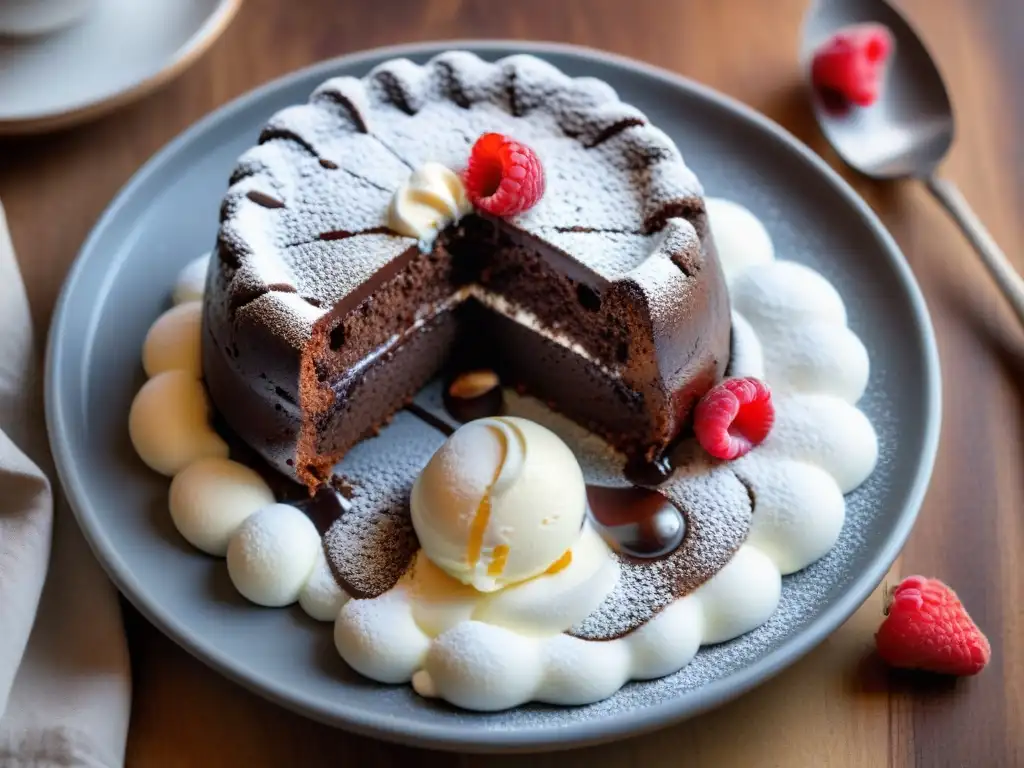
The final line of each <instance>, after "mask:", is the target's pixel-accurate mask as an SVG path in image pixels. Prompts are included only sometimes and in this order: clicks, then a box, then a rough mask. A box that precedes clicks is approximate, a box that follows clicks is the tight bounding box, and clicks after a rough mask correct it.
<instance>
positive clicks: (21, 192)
mask: <svg viewBox="0 0 1024 768" xmlns="http://www.w3.org/2000/svg"><path fill="white" fill-rule="evenodd" d="M900 5H901V6H902V7H903V8H904V9H905V10H906V11H907V12H908V14H909V15H910V17H911V18H912V19H913V20H914V21H915V22H916V23H917V25H918V26H919V28H920V29H921V31H922V33H923V35H924V37H925V38H926V41H927V42H928V44H929V46H930V47H931V49H932V50H933V51H934V52H935V53H936V55H937V57H938V59H939V62H940V65H941V66H942V69H943V71H944V73H945V75H946V77H947V79H948V83H949V86H950V90H951V92H952V97H953V101H954V103H955V105H956V109H957V112H958V116H959V126H958V138H957V141H956V144H955V146H954V149H953V152H952V154H951V157H950V159H949V162H948V163H947V165H946V168H945V169H944V171H945V173H946V174H947V175H948V176H949V177H950V178H952V179H954V180H955V181H956V182H957V183H958V184H959V185H960V186H961V189H962V190H963V192H964V194H965V195H966V196H967V198H968V199H969V200H970V201H971V202H972V203H973V204H974V205H975V206H976V209H977V210H978V211H979V212H980V214H981V216H982V218H983V219H984V221H985V222H986V223H987V224H988V226H989V227H990V228H991V231H992V233H993V235H994V236H995V238H996V240H997V241H998V242H999V243H1000V244H1001V245H1002V246H1003V248H1004V250H1005V251H1006V252H1007V253H1008V254H1009V256H1010V258H1011V259H1012V260H1013V261H1014V262H1015V263H1016V264H1017V266H1018V268H1024V260H1022V258H1021V251H1022V246H1024V227H1022V225H1021V219H1020V214H1019V212H1020V211H1021V210H1022V207H1024V164H1022V163H1021V162H1020V158H1021V152H1020V150H1019V148H1018V146H1017V141H1018V137H1019V136H1020V135H1021V134H1022V132H1024V89H1022V88H1021V87H1020V81H1021V79H1022V78H1024V53H1022V51H1024V49H1022V48H1021V46H1020V42H1019V41H1020V40H1021V39H1024V11H1022V6H1021V2H1020V0H984V1H983V2H976V1H975V0H905V1H904V2H902V3H900ZM805 6H806V2H805V0H630V1H629V2H622V0H519V1H518V2H505V3H501V2H491V1H490V0H461V1H460V0H422V1H419V2H416V1H414V0H378V2H374V3H366V2H359V1H358V0H345V1H339V0H305V1H304V2H297V1H296V0H248V1H247V2H246V3H245V5H244V7H243V9H242V11H241V13H240V14H239V17H238V19H237V20H236V22H235V23H234V25H233V26H232V27H231V28H230V29H229V30H228V32H227V33H226V35H225V36H224V38H222V40H221V41H220V42H219V43H218V44H217V45H215V46H214V48H213V49H212V50H211V51H210V52H209V53H208V54H207V55H206V56H205V57H204V58H203V59H202V60H201V61H199V62H198V63H197V64H196V65H195V66H194V67H193V68H192V69H191V70H190V71H188V72H187V73H186V74H185V75H184V76H182V77H181V78H180V79H179V80H177V81H176V82H174V83H172V84H171V85H169V86H167V87H165V88H163V89H162V90H160V91H159V92H158V93H156V94H154V95H152V96H150V97H147V98H146V99H144V100H143V101H141V102H139V103H137V104H134V105H132V106H129V107H127V108H125V109H123V110H121V111H120V112H118V113H117V114H115V115H111V116H109V117H106V118H104V119H102V120H100V121H99V122H96V123H93V124H91V125H87V126H83V127H80V128H77V129H74V130H71V131H67V132H64V133H60V134H56V135H51V136H46V137H37V138H33V139H25V140H16V141H4V142H0V198H2V199H3V201H4V204H5V206H6V207H7V211H8V215H9V217H10V220H11V225H12V229H13V235H14V239H15V243H16V245H17V247H18V252H19V253H20V254H21V257H22V268H23V271H24V274H25V278H26V281H27V284H28V287H29V292H30V297H31V300H32V305H33V312H34V315H33V316H34V319H35V322H36V324H37V325H38V327H39V329H40V330H42V329H45V327H46V325H47V323H48V320H49V316H50V312H51V310H52V306H53V302H54V299H55V297H56V295H57V292H58V290H59V288H60V284H61V281H62V280H63V277H64V274H65V272H66V270H67V268H68V265H69V264H70V262H71V260H72V259H73V257H74V255H75V252H76V250H77V248H78V247H79V245H80V244H81V242H82V240H83V239H84V237H85V236H86V234H87V233H88V230H89V228H90V227H91V226H92V224H93V222H94V221H95V220H96V218H97V217H98V215H99V214H100V212H101V211H102V209H103V208H104V206H105V205H106V204H107V202H108V201H109V200H110V198H111V197H112V196H113V195H114V194H115V193H116V192H117V190H118V189H119V188H120V186H121V185H122V184H123V183H124V182H125V181H126V180H127V179H128V177H129V176H130V175H131V174H132V173H133V172H134V171H135V170H136V169H137V168H138V167H139V166H140V165H141V164H142V163H143V162H144V161H145V160H146V159H147V158H148V157H149V156H150V155H151V154H152V153H153V152H155V151H156V150H157V149H159V148H160V147H161V146H162V145H163V144H164V143H166V142H167V141H168V140H169V139H170V138H172V137H173V136H174V135H175V134H177V133H178V132H179V131H181V130H182V129H184V128H185V127H187V126H188V125H189V124H190V123H192V122H194V121H195V120H196V119H197V118H199V117H200V116H202V115H203V114H205V113H207V112H208V111H210V110H211V109H212V108H214V107H215V106H217V105H219V104H222V103H223V102H225V101H227V100H229V99H231V98H233V97H234V96H237V95H239V94H241V93H243V92H245V91H247V90H249V89H250V88H252V87H253V86H255V85H258V84H260V83H263V82H266V81H267V80H270V79H272V78H273V77H276V76H277V75H280V74H283V73H285V72H287V71H289V70H292V69H294V68H296V67H299V66H302V65H305V64H308V63H310V62H313V61H315V60H318V59H321V58H325V57H329V56H335V55H339V54H342V53H346V52H350V51H353V50H357V49H362V48H368V47H371V46H376V45H382V44H391V43H399V42H406V41H413V40H427V39H439V38H456V37H518V38H534V39H546V40H558V41H565V42H573V43H579V44H585V45H590V46H594V47H598V48H605V49H608V50H611V51H615V52H617V53H621V54H625V55H629V56H634V57H636V58H640V59H643V60H646V61H648V62H651V63H653V64H656V65H659V66H662V67H666V68H668V69H671V70H674V71H676V72H679V73H681V74H683V75H686V76H689V77H692V78H694V79H696V80H700V81H702V82H704V83H707V84H709V85H711V86H713V87H715V88H718V89H720V90H722V91H724V92H726V93H728V94H730V95H732V96H735V97H736V98H738V99H740V100H742V101H744V102H746V103H747V104H750V105H751V106H753V107H754V108H756V109H758V110H760V111H762V112H764V113H765V114H767V115H768V116H769V117H771V118H773V119H775V120H777V121H779V122H780V123H782V124H783V125H784V126H786V127H787V128H788V129H789V130H791V131H792V132H793V133H794V134H796V135H797V136H798V137H799V138H800V139H802V140H803V141H805V142H807V143H808V144H809V145H810V146H811V147H812V148H813V149H815V150H816V151H818V152H820V153H821V154H822V155H823V156H824V157H825V158H826V159H827V160H828V161H829V162H830V163H832V164H833V165H834V166H836V167H837V168H838V163H837V162H836V158H835V157H834V155H833V153H831V151H829V150H828V149H827V148H826V147H825V145H824V142H823V140H822V138H821V136H820V134H819V133H818V131H817V129H816V127H815V126H814V124H813V120H812V118H811V115H810V112H809V110H808V108H807V105H806V103H805V101H804V100H803V98H802V96H801V95H800V89H799V72H798V69H797V64H796V60H795V56H794V51H795V50H796V43H797V35H798V30H799V23H800V19H801V16H802V14H803V12H804V10H805ZM840 171H841V172H842V173H843V175H844V176H845V177H846V178H847V179H848V180H850V181H851V183H853V184H854V186H856V188H857V189H858V190H859V191H860V192H861V193H862V194H863V195H864V197H865V199H867V200H868V202H869V203H870V204H871V205H872V206H873V207H874V208H875V210H876V211H878V213H879V214H880V215H881V216H882V218H883V219H884V221H885V223H886V224H887V225H888V226H889V228H890V229H891V231H892V232H893V234H894V235H895V237H896V239H897V240H898V241H899V243H900V245H901V246H902V247H903V249H904V252H905V253H906V254H907V257H908V259H909V260H910V262H911V265H912V266H913V268H914V271H915V273H916V274H917V277H918V279H919V281H920V283H921V286H922V289H923V290H924V293H925V296H926V298H927V300H928V303H929V306H930V308H931V311H932V315H933V320H934V323H935V327H936V331H937V333H938V337H939V345H940V354H941V357H942V363H943V371H944V387H945V392H944V426H943V441H942V446H941V448H940V453H939V458H938V465H937V468H936V473H935V477H934V480H933V482H932V485H931V490H930V492H929V494H928V496H927V499H926V501H925V504H924V508H923V510H922V513H921V518H920V521H919V523H918V525H917V527H916V529H915V531H914V534H913V536H912V538H911V540H910V543H909V545H908V547H907V549H906V550H905V552H904V555H903V557H902V562H901V565H900V566H899V568H900V570H902V572H904V573H909V572H921V573H926V574H928V575H937V576H940V577H942V578H944V579H946V580H948V581H949V582H950V583H952V584H954V585H955V586H956V587H957V589H958V591H959V593H960V594H961V596H962V597H963V599H964V600H965V602H966V604H967V605H968V606H969V607H970V609H971V612H972V614H973V615H974V616H975V618H976V619H977V621H978V622H979V623H980V624H981V626H982V627H983V628H984V629H985V630H986V631H987V632H988V635H989V638H990V639H991V641H992V645H993V650H994V661H993V664H992V667H991V668H990V669H989V670H986V672H985V673H984V674H982V675H981V676H980V677H978V678H976V679H972V680H965V681H959V682H957V683H955V684H948V683H937V682H935V681H928V680H927V679H925V678H921V677H918V676H913V675H899V674H890V673H887V672H886V671H884V670H883V669H882V668H881V667H879V666H878V665H877V662H875V661H874V660H873V657H872V656H871V654H870V649H871V638H872V633H873V631H874V628H875V627H876V625H877V623H878V621H879V614H880V610H881V599H880V595H879V593H876V594H875V596H874V597H873V598H872V599H871V600H870V601H869V602H868V603H867V604H866V605H865V606H864V607H863V608H862V609H861V610H860V611H859V612H858V613H857V614H856V615H855V616H854V618H853V619H851V620H850V622H848V623H847V624H846V625H845V626H844V627H843V628H842V629H841V630H839V631H838V632H836V633H835V634H834V635H833V636H832V637H831V638H829V639H828V640H827V641H826V642H825V643H824V644H823V645H822V646H821V647H820V648H819V649H817V650H816V651H814V652H813V653H811V654H810V655H809V656H808V657H807V658H806V659H804V660H803V661H801V662H800V663H798V664H797V665H796V666H794V667H793V668H792V669H790V670H788V671H787V672H785V673H783V674H782V675H780V676H779V677H778V678H777V679H775V680H774V681H772V682H770V683H768V684H766V685H764V686H763V687H761V688H760V689H758V690H757V691H755V692H753V693H752V694H750V695H748V696H746V697H744V698H742V699H740V700H738V701H736V702H734V703H732V704H730V705H728V706H726V707H723V708H721V709H719V710H718V711H716V712H713V713H710V714H708V715H705V716H703V717H701V718H698V719H696V720H693V721H691V722H688V723H684V724H681V725H679V726H676V727H674V728H671V729H667V730H665V731H662V732H660V733H657V734H653V735H650V736H646V737H643V738H639V739H634V740H631V741H626V742H623V743H620V744H617V745H613V746H605V747H601V748H598V749H591V750H582V751H577V752H572V753H568V754H562V755H552V756H542V757H536V758H512V757H509V758H490V759H488V763H489V764H490V765H496V766H513V765H524V764H526V762H527V760H529V761H530V762H531V763H532V764H534V765H537V766H538V767H540V766H552V767H554V766H559V768H561V767H563V766H565V767H567V768H568V767H569V766H586V765H588V764H592V763H594V762H600V763H601V764H604V765H612V766H627V765H634V764H643V765H657V766H675V765H687V766H732V765H744V766H745V765H754V766H787V767H788V766H883V765H888V766H897V767H902V766H924V767H927V768H932V767H933V766H979V767H982V768H986V767H988V766H997V767H1001V766H1020V765H1024V732H1022V731H1024V729H1022V728H1021V725H1022V723H1024V718H1022V714H1021V713H1022V712H1024V652H1022V650H1021V640H1020V638H1021V637H1022V634H1024V608H1022V607H1021V606H1022V605H1024V565H1022V561H1024V558H1022V557H1021V555H1020V552H1021V551H1022V549H1024V515H1022V514H1021V509H1022V508H1024V473H1022V472H1021V467H1022V465H1024V439H1022V437H1024V407H1022V406H1024V333H1022V330H1021V328H1020V327H1019V326H1018V325H1017V324H1015V322H1014V320H1013V318H1012V316H1011V314H1010V313H1009V312H1008V310H1007V308H1006V307H1005V306H1004V305H1003V303H1002V301H1001V299H1000V297H999V296H998V294H997V293H996V291H995V290H994V288H993V286H992V285H991V283H990V280H989V278H988V276H987V275H986V274H985V272H984V270H983V269H982V267H981V266H980V264H979V263H978V261H977V259H976V257H975V256H974V255H973V253H972V252H971V251H970V249H969V247H968V246H967V244H966V243H965V242H964V240H963V239H962V238H961V236H960V235H959V233H958V232H957V230H956V229H955V227H954V226H953V224H952V223H951V222H950V221H949V220H948V219H947V218H946V217H945V215H944V214H943V213H942V212H941V210H940V209H939V208H938V206H937V205H935V204H934V203H933V202H932V201H931V199H930V198H929V197H928V196H927V194H926V193H925V191H924V190H923V188H922V187H921V186H920V185H918V184H915V183H903V184H892V185H881V184H875V183H872V182H867V181H865V180H863V179H859V178H855V177H854V176H853V174H851V173H850V172H848V171H846V170H844V169H840ZM780 194H784V190H780ZM126 614H127V621H128V626H129V634H130V639H131V646H132V653H133V667H134V674H135V702H134V710H133V726H132V732H131V736H130V740H129V750H128V762H129V764H130V765H138V766H177V765H183V766H185V765H204V766H218V765H226V766H235V765H248V766H264V765H266V766H272V765H309V766H313V765H336V764H351V765H368V766H374V765H379V766H397V765H405V764H407V763H409V762H420V763H422V764H427V765H431V764H437V765H449V764H451V763H452V762H453V760H457V761H458V762H460V763H461V764H464V765H465V766H467V768H468V766H470V765H472V764H474V763H475V761H476V760H478V758H471V757H465V758H452V757H450V756H442V755H437V754H433V753H427V752H422V751H419V750H414V749H408V748H401V747H395V746H390V745H385V744H381V743H377V742H373V741H369V740H366V739H360V738H355V737H352V736H349V735H346V734H344V733H341V732H338V731H334V730H331V729H329V728H326V727H324V726H320V725H317V724H314V723H311V722H309V721H306V720H303V719H301V718H299V717H298V716H295V715H292V714H290V713H288V712H285V711H283V710H281V709H278V708H277V707H275V706H273V705H271V704H268V703H266V702H264V701H263V700H261V699H259V698H257V697H255V696H253V695H250V694H248V693H246V692H244V691H243V690H242V689H240V688H238V687H236V686H234V685H233V684H231V683H229V682H227V681H226V680H223V679H222V678H220V677H218V676H217V675H215V674H214V673H212V672H210V671H209V670H207V669H206V668H205V667H204V666H202V665H201V664H200V663H199V662H197V661H195V660H193V659H192V658H191V657H189V656H187V655H186V654H185V653H184V652H182V651H181V650H179V649H178V648H177V647H176V646H174V645H173V644H172V643H170V642H169V641H168V640H166V639H165V638H163V637H162V636H161V635H160V634H159V633H157V632H156V631H155V630H154V629H153V628H152V627H150V626H149V625H148V624H147V623H146V622H145V621H144V620H142V619H141V618H139V617H138V615H137V614H135V613H134V612H133V611H131V610H130V609H126Z"/></svg>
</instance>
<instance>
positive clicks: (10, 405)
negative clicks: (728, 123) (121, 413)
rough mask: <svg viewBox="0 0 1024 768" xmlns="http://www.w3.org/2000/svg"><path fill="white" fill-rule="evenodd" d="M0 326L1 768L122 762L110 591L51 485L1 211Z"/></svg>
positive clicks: (21, 295) (33, 362)
mask: <svg viewBox="0 0 1024 768" xmlns="http://www.w3.org/2000/svg"><path fill="white" fill-rule="evenodd" d="M0 329H2V332H0V768H20V767H21V766H30V765H31V766H41V765H62V766H89V767H90V768H92V767H93V766H95V767H97V768H107V766H117V765H123V763H124V751H125V741H126V738H127V732H128V719H129V712H130V701H131V682H130V672H129V663H128V650H127V643H126V640H125V637H124V628H123V625H122V623H121V614H120V607H119V605H118V601H117V593H116V591H115V589H114V587H113V585H111V583H110V582H109V581H108V580H107V578H106V576H105V574H104V573H103V571H102V570H101V569H100V567H99V564H98V563H97V562H96V560H95V558H94V557H93V556H92V553H91V552H90V551H89V548H88V546H87V544H86V543H85V540H84V538H83V537H82V534H81V532H80V531H79V530H78V526H77V524H76V523H75V521H74V518H73V516H72V515H71V511H70V510H69V509H67V507H66V505H65V504H64V503H63V502H62V500H61V498H60V494H59V492H58V491H56V490H55V488H54V486H52V485H51V481H50V479H49V478H53V477H55V475H54V472H53V466H52V461H51V459H50V454H49V448H48V444H47V438H46V427H45V417H44V413H43V407H42V377H41V375H40V370H41V368H40V361H39V351H38V350H37V348H36V346H35V343H34V338H33V331H32V320H31V315H30V313H29V306H28V299H27V296H26V293H25V288H24V284H23V283H22V280H21V275H20V272H19V270H18V264H17V261H16V258H15V254H14V248H13V245H12V243H11V240H10V235H9V233H8V230H7V222H6V217H5V215H4V211H3V207H2V206H0ZM55 508H56V510H57V512H56V515H55V514H54V510H55ZM55 518H56V523H55V522H54V520H55ZM51 541H52V551H51ZM44 581H45V587H44Z"/></svg>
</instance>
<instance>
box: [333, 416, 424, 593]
mask: <svg viewBox="0 0 1024 768" xmlns="http://www.w3.org/2000/svg"><path fill="white" fill-rule="evenodd" d="M443 442H444V436H443V435H442V434H441V433H440V432H438V431H437V430H436V429H434V428H433V427H430V426H428V425H426V424H424V423H423V422H422V421H420V420H419V419H417V418H416V417H414V416H412V415H411V414H409V413H406V412H399V413H398V414H396V415H395V418H394V420H393V421H392V422H391V424H390V425H389V426H388V427H387V428H386V429H385V430H384V432H383V433H382V435H381V436H380V437H377V438H372V439H370V440H365V441H363V442H362V443H360V444H358V445H357V446H356V447H355V448H353V449H352V450H351V451H350V452H349V453H348V454H347V455H346V456H345V458H344V460H343V461H342V462H341V463H340V464H339V465H338V466H336V467H335V469H334V474H335V476H336V477H338V478H340V479H341V480H342V481H343V483H344V484H345V485H346V486H348V487H350V488H351V494H350V496H351V498H350V502H351V505H352V506H351V509H350V510H349V511H347V512H345V514H343V515H342V516H341V517H340V518H339V519H338V520H337V521H336V522H335V523H334V524H333V525H332V526H331V528H330V529H329V530H328V531H327V533H326V534H325V535H324V549H325V551H326V553H327V558H328V561H329V562H330V565H331V569H332V570H333V571H334V574H335V576H337V577H338V580H339V582H340V583H341V584H342V587H343V588H344V589H345V591H346V592H348V593H349V594H352V595H353V596H356V597H375V596H377V595H380V594H382V593H383V592H386V591H387V590H388V589H390V588H391V587H392V586H394V585H395V583H396V582H397V581H398V579H399V577H400V576H401V575H402V573H404V572H405V570H406V568H408V567H409V564H410V563H411V562H412V557H413V555H414V554H415V552H416V550H417V549H419V543H418V542H417V540H416V533H415V531H413V528H412V521H411V518H410V516H409V494H410V491H411V490H412V484H413V481H414V480H415V479H416V476H417V475H418V474H419V473H420V470H421V469H423V467H424V466H425V465H426V463H427V461H428V460H429V459H430V457H431V456H432V455H433V454H434V451H436V450H437V449H438V448H439V447H440V446H441V444H442V443H443Z"/></svg>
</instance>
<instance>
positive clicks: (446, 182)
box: [388, 163, 473, 245]
mask: <svg viewBox="0 0 1024 768" xmlns="http://www.w3.org/2000/svg"><path fill="white" fill-rule="evenodd" d="M472 210H473V206H472V205H471V204H470V202H469V198H467V197H466V189H465V187H464V186H463V185H462V180H461V179H460V178H459V176H458V174H457V173H455V172H454V171H453V170H451V169H450V168H448V167H446V166H443V165H441V164H440V163H424V164H423V165H421V166H420V167H419V168H417V169H416V170H415V171H413V172H412V175H410V176H409V180H408V181H406V182H403V183H402V184H400V185H399V187H398V189H397V190H395V194H394V196H393V197H392V198H391V207H390V208H389V209H388V226H389V227H390V228H391V229H392V230H394V231H395V232H397V233H398V234H400V235H405V236H406V237H413V238H415V239H416V240H419V241H420V242H422V243H424V244H427V245H429V244H430V243H432V242H433V240H434V238H436V237H437V235H438V234H439V233H440V232H441V230H442V229H444V228H445V227H448V226H450V225H452V224H455V223H457V222H458V221H459V219H461V218H462V217H463V216H465V215H466V214H468V213H469V212H470V211H472Z"/></svg>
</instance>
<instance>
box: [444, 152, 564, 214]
mask: <svg viewBox="0 0 1024 768" xmlns="http://www.w3.org/2000/svg"><path fill="white" fill-rule="evenodd" d="M462 183H463V184H465V185H466V195H467V196H468V197H469V200H470V202H472V203H473V205H475V206H476V207H477V208H479V209H481V210H483V211H487V213H490V214H493V215H495V216H515V215H516V214H517V213H522V212H523V211H526V210H529V209H530V208H532V207H533V206H534V205H536V204H537V201H538V200H540V198H541V196H542V195H543V194H544V168H543V167H541V164H540V160H539V159H538V158H537V155H536V153H534V151H533V150H532V149H530V148H529V147H526V146H523V145H522V144H520V143H519V142H518V141H515V140H513V139H510V138H508V137H507V136H502V135H501V134H500V133H485V134H484V135H483V136H481V137H480V138H479V139H477V140H476V144H474V145H473V150H472V151H471V152H470V155H469V165H468V166H467V167H466V170H465V171H464V172H463V174H462Z"/></svg>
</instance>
